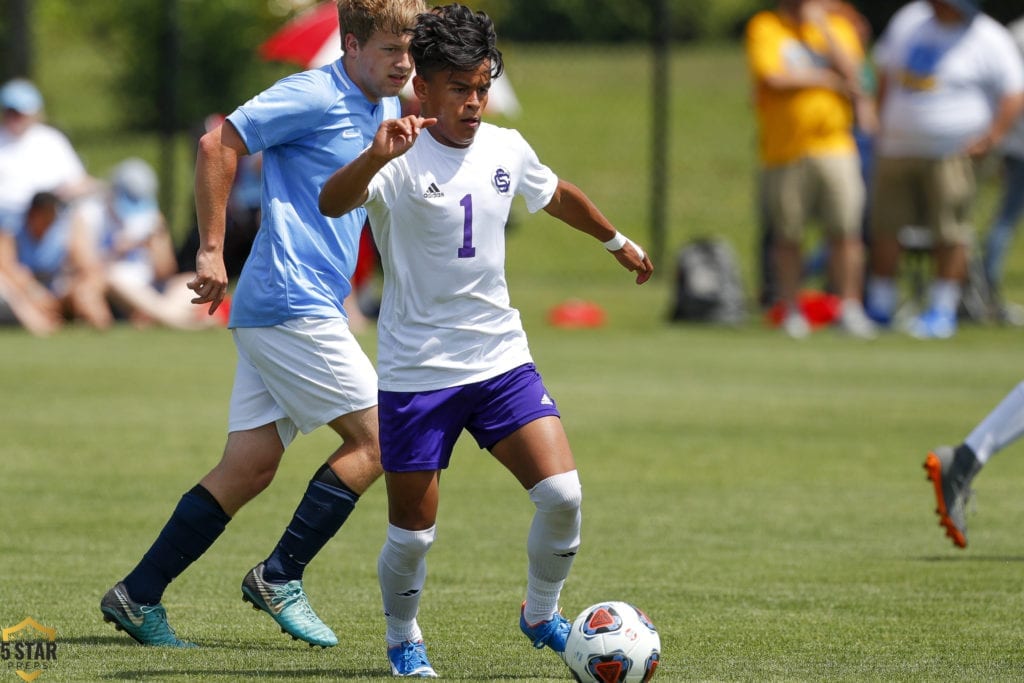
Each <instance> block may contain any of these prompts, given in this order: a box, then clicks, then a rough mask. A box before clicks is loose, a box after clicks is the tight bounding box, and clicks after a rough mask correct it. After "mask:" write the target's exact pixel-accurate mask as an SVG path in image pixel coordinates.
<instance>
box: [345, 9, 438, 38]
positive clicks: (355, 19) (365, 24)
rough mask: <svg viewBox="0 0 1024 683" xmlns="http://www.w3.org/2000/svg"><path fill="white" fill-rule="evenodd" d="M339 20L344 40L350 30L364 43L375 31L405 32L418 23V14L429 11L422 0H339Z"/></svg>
mask: <svg viewBox="0 0 1024 683" xmlns="http://www.w3.org/2000/svg"><path fill="white" fill-rule="evenodd" d="M337 2H338V24H339V25H340V26H341V38H342V42H344V39H345V36H346V35H347V34H349V33H351V34H352V35H354V36H355V38H356V41H357V42H358V43H359V44H360V45H365V44H366V41H368V40H369V39H370V36H372V35H373V34H374V33H377V32H381V33H390V34H393V35H396V36H397V35H402V34H403V33H409V32H411V31H412V29H413V28H414V27H415V26H416V17H417V16H418V15H419V14H421V13H423V12H426V11H427V6H426V4H425V3H424V1H423V0H337Z"/></svg>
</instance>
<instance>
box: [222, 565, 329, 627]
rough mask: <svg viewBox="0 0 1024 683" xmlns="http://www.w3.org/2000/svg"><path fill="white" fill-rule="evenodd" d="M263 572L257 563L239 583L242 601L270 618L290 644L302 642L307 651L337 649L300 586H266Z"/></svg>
mask: <svg viewBox="0 0 1024 683" xmlns="http://www.w3.org/2000/svg"><path fill="white" fill-rule="evenodd" d="M263 568H264V566H263V563H262V562H260V563H259V564H258V565H256V566H255V567H253V568H252V569H250V570H249V573H248V574H246V575H245V578H244V579H242V599H243V600H245V601H246V602H250V603H252V606H253V609H258V610H263V611H264V612H266V613H267V614H269V615H270V616H271V617H273V618H274V621H276V622H277V625H278V626H280V627H281V632H282V633H287V634H288V635H290V636H291V637H292V638H293V639H294V640H302V641H305V642H307V643H309V646H310V647H314V646H316V645H319V646H320V647H333V646H335V645H337V644H338V637H337V636H336V635H334V631H332V630H331V629H330V628H329V627H328V626H327V624H325V623H324V622H323V621H321V620H320V617H318V616H317V615H316V612H314V611H313V608H312V607H311V606H310V604H309V599H308V598H307V597H306V591H304V590H302V582H301V581H297V580H295V581H289V582H287V583H270V582H269V581H265V580H264V579H263Z"/></svg>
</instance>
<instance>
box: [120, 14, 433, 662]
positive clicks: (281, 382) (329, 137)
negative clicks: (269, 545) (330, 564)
mask: <svg viewBox="0 0 1024 683" xmlns="http://www.w3.org/2000/svg"><path fill="white" fill-rule="evenodd" d="M424 10H425V6H424V5H423V2H422V0H339V2H338V15H339V21H340V24H341V27H342V36H343V38H342V41H343V46H342V47H343V49H344V56H343V57H342V58H341V59H339V60H338V61H336V62H334V63H332V64H329V65H327V66H324V67H322V68H319V69H314V70H310V71H305V72H302V73H299V74H295V75H293V76H289V77H287V78H284V79H282V80H281V81H279V82H278V83H276V84H275V85H273V86H271V87H270V88H268V89H267V90H265V91H263V92H262V93H260V94H259V95H257V96H256V97H254V98H253V99H251V100H249V101H248V102H246V103H245V104H243V105H242V106H240V107H239V108H238V109H236V110H235V111H234V112H233V113H232V114H231V115H229V116H228V117H227V121H226V122H225V123H223V124H222V125H220V126H219V127H217V128H216V129H214V130H213V131H211V132H209V133H207V134H206V135H205V136H204V137H203V138H202V140H201V142H200V148H199V153H198V158H197V161H196V179H195V180H196V212H197V214H198V218H199V226H200V238H201V241H200V247H199V252H198V255H197V261H196V277H195V279H194V280H193V281H192V282H190V283H189V285H188V286H189V288H191V289H192V290H193V291H194V292H195V294H196V296H195V297H194V298H193V299H192V301H193V303H196V304H199V305H208V307H209V312H210V313H211V314H212V313H213V312H214V311H215V310H216V309H217V308H218V306H219V305H220V304H221V303H222V301H223V298H224V295H225V291H226V289H227V284H228V278H227V275H226V272H225V267H224V258H223V244H224V227H225V226H224V224H225V215H226V209H227V200H228V195H229V193H230V190H231V184H232V180H233V179H234V175H235V171H236V168H237V165H238V161H239V159H240V158H241V157H243V156H244V155H247V154H253V153H256V152H262V153H263V190H262V196H263V200H262V201H263V205H262V223H261V225H260V229H259V233H258V234H257V237H256V240H255V242H254V244H253V247H252V253H251V254H250V256H249V258H248V260H247V262H246V264H245V266H244V268H243V270H242V274H241V276H240V278H239V281H238V283H237V286H236V288H235V291H234V295H233V302H232V306H231V311H230V314H231V315H230V322H229V327H231V328H232V330H233V335H234V340H235V345H236V347H237V349H238V364H237V369H236V374H235V383H234V387H233V389H232V393H231V403H230V409H229V416H228V438H227V445H226V446H225V448H224V453H223V456H222V457H221V460H220V462H219V463H218V464H217V465H216V466H215V467H214V468H213V469H212V470H211V471H210V472H209V473H208V474H206V476H204V477H203V478H202V480H201V481H200V482H199V484H198V485H196V486H195V487H194V488H192V489H191V490H190V491H188V492H187V493H185V495H184V496H183V497H182V498H181V501H180V502H179V503H178V506H177V507H176V508H175V510H174V512H173V514H172V516H171V518H170V520H169V521H168V522H167V524H166V525H165V526H164V528H163V530H162V531H161V532H160V535H159V537H158V538H157V539H156V541H155V542H154V543H153V545H152V547H151V548H150V549H149V550H148V551H147V552H146V554H145V555H144V557H143V558H142V560H141V561H140V562H139V564H138V565H137V566H136V567H135V569H133V570H132V571H131V573H129V574H128V575H127V576H126V577H125V578H124V580H123V581H121V582H119V583H117V584H116V585H115V586H114V587H113V588H111V589H110V590H109V591H108V592H107V594H106V595H104V597H103V599H102V601H101V603H100V607H101V610H102V612H103V615H104V619H106V620H107V621H112V622H113V623H114V624H115V626H116V627H117V628H119V629H122V630H124V631H126V632H127V633H128V634H129V635H130V636H132V637H133V638H134V639H135V640H137V641H139V642H140V643H143V644H146V645H163V646H168V647H189V646H190V645H191V644H190V643H187V642H185V641H182V640H180V639H178V637H177V636H176V635H175V633H174V631H173V630H172V629H171V628H170V627H169V626H168V624H167V617H166V612H165V610H164V608H163V607H162V605H161V604H160V602H161V597H162V595H163V592H164V590H165V589H166V588H167V586H168V584H169V583H170V582H171V581H172V580H173V579H174V578H175V577H176V576H178V575H179V574H180V573H181V572H182V571H184V570H185V569H186V568H187V567H188V566H189V565H190V564H191V563H192V562H194V561H195V560H196V559H198V558H199V557H200V556H201V555H202V554H203V553H204V552H206V550H207V549H208V548H209V547H210V545H212V544H213V542H214V541H215V540H216V539H217V538H218V536H220V534H221V533H222V532H223V531H224V528H225V525H226V524H227V523H228V522H229V521H230V520H231V518H232V516H233V515H234V514H235V513H236V512H238V510H239V509H240V508H241V507H242V506H243V505H244V504H245V503H246V502H248V501H249V500H251V499H252V498H253V497H255V496H256V495H257V494H258V493H259V492H260V491H262V490H263V489H264V488H266V487H267V486H268V485H269V484H270V482H271V480H272V479H273V477H274V473H275V472H276V470H277V467H278V465H279V463H280V461H281V457H282V455H283V453H284V450H285V448H286V447H287V446H288V444H289V443H290V442H291V440H292V439H293V438H294V437H295V436H296V434H297V433H298V432H299V431H301V432H304V433H305V432H309V431H311V430H313V429H315V428H317V427H319V426H321V425H324V424H327V425H329V426H330V427H331V428H332V429H333V430H334V431H335V432H337V434H338V435H339V436H340V437H341V439H342V444H341V446H340V447H338V449H337V450H336V451H334V452H333V453H332V454H331V455H330V456H329V457H328V458H327V462H326V463H325V464H324V465H323V466H322V467H320V469H319V470H317V472H316V473H315V474H314V475H313V478H312V480H311V481H310V483H309V487H308V488H307V490H306V493H305V495H304V497H303V498H302V500H301V501H300V502H299V506H298V508H297V509H296V511H295V515H294V517H293V518H292V521H291V523H290V524H289V525H288V528H287V529H286V530H285V532H284V535H283V536H282V537H281V540H280V541H279V543H278V545H277V547H275V548H274V550H273V552H272V553H271V555H270V556H269V557H268V558H267V559H266V560H265V561H264V562H261V563H259V564H257V565H256V566H255V567H254V568H253V569H252V570H250V571H249V572H248V573H247V574H246V576H245V578H244V579H243V582H242V594H243V598H244V599H245V600H247V601H249V602H251V603H252V604H253V605H254V606H255V607H256V608H258V609H262V610H264V611H266V612H267V613H268V614H270V615H271V616H272V617H273V618H274V620H275V621H276V622H277V623H278V625H280V627H281V629H282V630H283V631H285V632H286V633H288V634H290V635H291V636H292V637H293V638H297V639H301V640H304V641H306V642H308V643H309V644H310V645H319V646H322V647H328V646H331V645H335V644H337V642H338V639H337V637H336V636H335V634H334V632H333V631H332V630H331V629H330V628H329V627H328V626H327V625H326V624H324V623H323V622H322V621H321V620H320V618H319V617H317V615H316V614H315V613H314V612H313V610H312V608H311V607H310V605H309V601H308V599H307V598H306V594H305V591H304V589H303V586H302V574H303V570H304V568H305V566H306V564H307V563H308V562H309V561H310V560H312V558H313V557H314V556H315V555H316V554H317V552H319V550H320V549H321V548H322V547H323V545H324V544H325V543H326V542H327V541H328V540H329V539H330V538H331V537H332V536H333V535H334V534H335V533H336V532H337V531H338V529H339V528H340V527H341V525H342V524H343V523H344V522H345V520H346V519H347V517H348V515H349V513H350V512H351V511H352V509H353V507H354V506H355V504H356V502H357V501H358V499H359V496H360V495H361V494H362V493H363V492H364V491H365V490H366V489H367V488H368V487H369V486H370V485H371V484H372V483H373V482H374V481H375V480H376V479H377V478H378V477H379V476H380V473H381V467H380V450H379V443H378V426H377V408H376V405H377V378H376V374H375V372H374V369H373V366H372V364H371V363H370V360H369V359H368V358H367V357H366V355H365V354H364V353H363V351H362V349H361V348H360V347H359V344H358V342H357V341H356V339H355V337H354V336H353V335H352V333H351V331H350V330H349V328H348V323H347V318H346V315H345V311H344V309H343V306H342V302H343V301H344V300H345V297H346V296H347V295H348V294H349V292H350V291H351V285H350V282H349V278H350V277H351V274H352V272H353V270H354V268H355V262H356V254H357V252H358V243H359V234H360V231H361V229H362V226H363V223H364V220H365V212H364V211H362V210H357V211H353V212H351V213H349V214H346V215H344V216H340V217H339V218H337V219H328V218H327V217H325V216H323V215H322V214H321V213H320V212H319V210H318V209H317V195H318V193H319V191H320V186H321V184H322V183H323V182H324V180H326V178H327V177H328V176H329V175H330V174H331V173H332V172H333V171H334V170H336V169H337V168H338V166H340V165H342V164H344V163H345V162H347V161H350V160H351V159H353V158H354V157H355V156H356V155H357V154H359V152H360V151H361V150H362V149H363V148H364V147H365V146H366V145H367V144H369V142H370V140H371V139H372V137H373V135H374V132H375V131H376V130H377V127H378V125H379V124H380V123H381V121H383V120H385V119H388V118H391V117H394V116H398V115H399V114H400V107H399V102H398V98H397V97H396V96H397V95H398V92H399V91H400V90H401V89H402V87H403V86H404V85H405V83H406V82H407V81H408V79H409V76H410V75H411V73H412V68H413V66H412V61H411V59H410V56H409V42H410V40H411V34H410V29H411V28H412V26H413V25H414V24H415V23H416V17H417V15H418V14H420V13H421V12H423V11H424Z"/></svg>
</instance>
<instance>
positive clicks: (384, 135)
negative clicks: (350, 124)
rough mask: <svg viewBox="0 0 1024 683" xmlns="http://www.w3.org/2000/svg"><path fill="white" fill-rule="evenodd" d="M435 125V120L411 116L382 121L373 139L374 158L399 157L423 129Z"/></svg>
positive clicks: (407, 149)
mask: <svg viewBox="0 0 1024 683" xmlns="http://www.w3.org/2000/svg"><path fill="white" fill-rule="evenodd" d="M435 123H437V119H436V118H423V117H422V116H415V115H411V114H410V115H409V116H403V117H402V118H400V119H389V120H387V121H384V122H383V123H381V124H380V128H378V129H377V134H376V135H375V136H374V138H373V145H372V151H373V153H374V154H375V155H376V156H379V157H382V158H385V159H394V158H395V157H397V156H401V155H402V154H405V153H406V152H407V151H409V148H410V147H412V146H413V143H415V142H416V138H417V137H419V134H420V131H421V130H422V129H423V128H427V127H429V126H432V125H434V124H435Z"/></svg>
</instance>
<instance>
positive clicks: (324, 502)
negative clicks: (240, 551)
mask: <svg viewBox="0 0 1024 683" xmlns="http://www.w3.org/2000/svg"><path fill="white" fill-rule="evenodd" d="M358 500H359V495H358V494H357V493H356V492H355V491H353V490H352V489H350V488H349V487H348V486H346V485H345V483H344V482H342V481H341V479H339V478H338V475H336V474H335V473H334V472H333V471H332V470H331V468H330V467H328V466H327V465H326V464H325V465H324V466H323V467H321V468H320V469H319V470H317V473H316V474H315V475H313V478H312V479H311V480H310V482H309V486H308V487H307V488H306V495H304V496H303V497H302V500H301V501H299V507H298V508H296V509H295V515H294V516H293V517H292V521H291V523H290V524H289V525H288V528H287V529H285V531H284V535H283V536H281V540H280V541H278V542H277V547H276V548H274V552H272V553H271V554H270V557H268V558H267V560H266V564H265V566H264V570H263V578H264V579H266V580H267V581H273V582H275V583H283V582H286V581H293V580H301V579H302V573H303V572H304V571H305V569H306V565H307V564H309V562H310V560H312V559H313V558H314V557H316V554H317V553H318V552H320V549H321V548H323V547H324V545H326V544H327V541H329V540H331V538H332V537H333V536H334V534H336V533H338V529H340V528H341V525H342V524H344V523H345V520H346V519H348V516H349V514H350V513H351V512H352V509H353V508H354V507H355V506H356V502H357V501H358Z"/></svg>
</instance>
